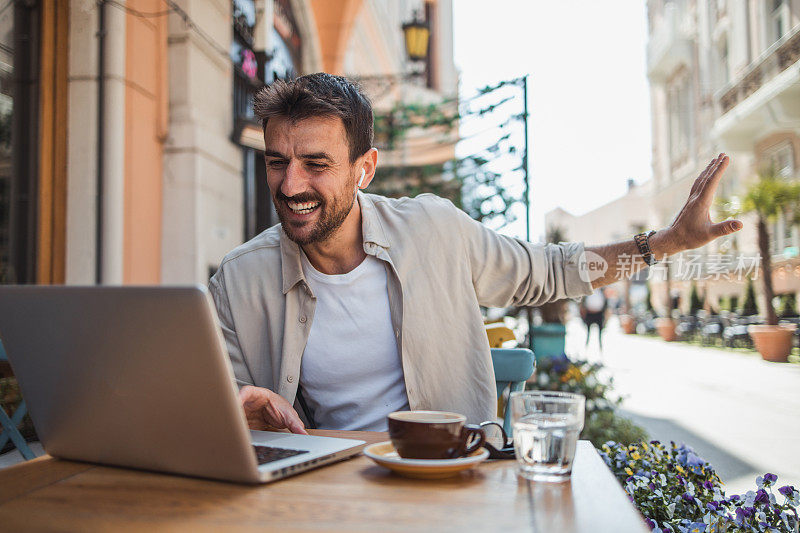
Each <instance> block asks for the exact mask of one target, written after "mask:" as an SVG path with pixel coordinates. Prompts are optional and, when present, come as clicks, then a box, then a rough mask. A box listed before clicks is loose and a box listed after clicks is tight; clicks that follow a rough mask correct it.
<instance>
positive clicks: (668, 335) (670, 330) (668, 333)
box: [656, 263, 678, 342]
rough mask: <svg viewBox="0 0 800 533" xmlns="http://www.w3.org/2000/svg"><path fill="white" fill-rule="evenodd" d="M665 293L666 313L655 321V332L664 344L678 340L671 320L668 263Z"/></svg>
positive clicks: (670, 289)
mask: <svg viewBox="0 0 800 533" xmlns="http://www.w3.org/2000/svg"><path fill="white" fill-rule="evenodd" d="M665 266H666V268H667V270H666V284H665V285H666V291H667V312H666V314H665V315H664V316H662V317H660V318H657V319H656V331H657V332H658V334H659V336H660V337H661V338H662V339H663V340H665V341H666V342H672V341H674V340H675V339H677V338H678V334H677V333H676V331H675V321H674V320H673V319H672V309H673V305H672V286H671V284H670V269H669V263H666V265H665Z"/></svg>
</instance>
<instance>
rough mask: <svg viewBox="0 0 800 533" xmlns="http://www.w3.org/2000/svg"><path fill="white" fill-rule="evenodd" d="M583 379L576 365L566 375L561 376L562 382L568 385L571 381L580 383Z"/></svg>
mask: <svg viewBox="0 0 800 533" xmlns="http://www.w3.org/2000/svg"><path fill="white" fill-rule="evenodd" d="M582 378H583V374H582V373H581V371H580V369H579V368H578V367H576V366H575V365H572V366H570V367H569V368H568V369H567V371H566V372H564V375H563V376H561V382H562V383H566V382H568V381H570V380H575V381H580V380H581V379H582Z"/></svg>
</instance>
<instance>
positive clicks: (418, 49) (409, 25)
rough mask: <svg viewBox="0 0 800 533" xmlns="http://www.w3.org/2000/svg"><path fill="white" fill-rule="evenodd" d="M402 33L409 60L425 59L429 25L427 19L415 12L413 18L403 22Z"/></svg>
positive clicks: (429, 31)
mask: <svg viewBox="0 0 800 533" xmlns="http://www.w3.org/2000/svg"><path fill="white" fill-rule="evenodd" d="M403 35H404V36H405V39H406V52H407V53H408V58H409V59H410V60H411V61H425V59H427V57H428V38H429V37H430V35H431V27H430V25H429V24H428V21H427V20H423V19H422V17H420V14H419V11H416V12H415V16H414V20H413V21H411V22H406V23H405V24H403Z"/></svg>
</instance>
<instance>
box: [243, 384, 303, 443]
mask: <svg viewBox="0 0 800 533" xmlns="http://www.w3.org/2000/svg"><path fill="white" fill-rule="evenodd" d="M239 399H240V400H241V401H242V407H243V408H244V413H245V416H246V417H247V425H248V426H250V429H258V430H261V431H265V430H266V431H268V430H275V429H288V430H289V431H291V432H292V433H301V434H303V435H308V432H306V428H305V425H304V424H303V421H302V420H300V416H299V415H298V414H297V411H295V410H294V408H293V407H292V406H291V405H290V404H289V402H287V401H286V400H284V399H283V397H281V396H279V395H278V394H275V393H274V392H272V391H271V390H269V389H264V388H262V387H254V386H252V385H245V386H244V387H242V388H241V389H240V390H239Z"/></svg>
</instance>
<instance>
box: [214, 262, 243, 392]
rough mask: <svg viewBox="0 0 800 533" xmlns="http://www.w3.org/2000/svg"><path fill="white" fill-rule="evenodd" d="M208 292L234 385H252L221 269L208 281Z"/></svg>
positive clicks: (240, 386)
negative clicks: (234, 380)
mask: <svg viewBox="0 0 800 533" xmlns="http://www.w3.org/2000/svg"><path fill="white" fill-rule="evenodd" d="M208 290H209V291H210V292H211V297H212V298H213V299H214V305H215V307H216V308H217V316H218V317H219V325H220V328H222V335H223V337H224V338H225V345H226V347H227V349H228V357H229V358H230V361H231V365H232V366H233V375H234V377H235V379H236V385H238V386H239V388H242V387H244V386H245V385H254V382H253V377H252V375H251V374H250V369H249V368H248V367H247V363H246V362H245V360H244V354H242V348H241V346H240V344H239V337H238V335H237V334H236V325H235V323H234V321H233V313H232V312H231V307H230V302H229V300H228V293H227V290H226V288H225V274H224V273H223V271H222V268H220V269H219V270H217V272H216V274H214V276H213V277H212V278H211V281H209V283H208Z"/></svg>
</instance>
